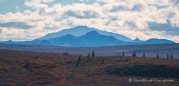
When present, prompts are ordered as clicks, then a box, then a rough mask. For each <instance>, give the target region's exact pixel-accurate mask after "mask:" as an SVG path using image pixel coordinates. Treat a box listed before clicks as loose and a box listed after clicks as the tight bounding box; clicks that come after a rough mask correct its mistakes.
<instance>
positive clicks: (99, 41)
mask: <svg viewBox="0 0 179 86" xmlns="http://www.w3.org/2000/svg"><path fill="white" fill-rule="evenodd" d="M39 41H40V42H39ZM125 43H126V42H124V41H120V40H118V39H116V38H115V37H113V36H105V35H101V34H99V33H98V32H97V31H91V32H88V33H86V34H85V35H82V36H80V37H76V36H73V35H71V34H67V35H64V36H61V37H57V38H52V39H47V40H34V43H33V44H35V45H46V44H47V45H48V44H51V45H53V46H76V47H95V46H119V45H124V44H125Z"/></svg>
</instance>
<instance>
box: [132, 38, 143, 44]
mask: <svg viewBox="0 0 179 86" xmlns="http://www.w3.org/2000/svg"><path fill="white" fill-rule="evenodd" d="M142 42H143V41H141V40H140V39H139V38H136V39H134V40H133V41H132V43H142Z"/></svg>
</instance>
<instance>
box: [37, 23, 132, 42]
mask: <svg viewBox="0 0 179 86" xmlns="http://www.w3.org/2000/svg"><path fill="white" fill-rule="evenodd" d="M90 31H97V32H98V33H99V34H101V35H106V36H113V37H115V38H116V39H118V40H121V41H126V42H131V41H132V40H131V39H130V38H128V37H125V36H123V35H120V34H117V33H112V32H107V31H102V30H98V29H95V28H89V27H87V26H77V27H74V28H70V29H64V30H61V31H59V32H56V33H50V34H47V35H45V36H43V37H41V38H39V39H36V40H47V39H52V38H57V37H61V36H64V35H67V34H71V35H73V36H76V37H80V36H82V35H85V34H86V33H87V32H90Z"/></svg>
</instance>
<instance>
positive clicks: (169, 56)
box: [118, 51, 173, 59]
mask: <svg viewBox="0 0 179 86" xmlns="http://www.w3.org/2000/svg"><path fill="white" fill-rule="evenodd" d="M118 56H121V54H120V53H119V54H118ZM122 56H125V55H124V52H122ZM132 56H133V57H137V54H136V52H135V51H134V52H132ZM142 57H146V56H145V53H143V55H142ZM156 58H160V56H159V54H158V53H157V56H156ZM167 59H173V55H172V54H171V55H169V54H167Z"/></svg>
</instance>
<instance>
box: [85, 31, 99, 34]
mask: <svg viewBox="0 0 179 86" xmlns="http://www.w3.org/2000/svg"><path fill="white" fill-rule="evenodd" d="M85 35H99V33H98V32H97V31H90V32H87V33H86V34H85Z"/></svg>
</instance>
